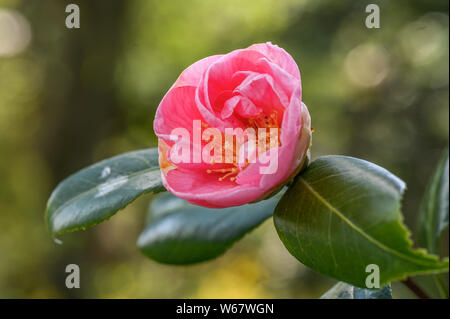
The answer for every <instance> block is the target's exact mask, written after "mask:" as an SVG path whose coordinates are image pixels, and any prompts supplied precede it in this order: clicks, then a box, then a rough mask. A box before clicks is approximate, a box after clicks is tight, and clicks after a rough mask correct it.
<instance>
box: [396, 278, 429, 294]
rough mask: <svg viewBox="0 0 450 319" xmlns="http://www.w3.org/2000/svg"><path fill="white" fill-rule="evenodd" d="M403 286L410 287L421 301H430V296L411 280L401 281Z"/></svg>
mask: <svg viewBox="0 0 450 319" xmlns="http://www.w3.org/2000/svg"><path fill="white" fill-rule="evenodd" d="M400 282H401V283H402V284H404V285H405V286H406V287H408V288H409V289H410V290H411V291H412V292H414V294H416V296H417V297H419V298H420V299H430V296H428V294H427V293H426V292H425V291H423V290H422V288H420V287H419V286H418V285H417V284H416V283H415V282H414V281H412V280H411V278H409V277H408V278H406V280H402V281H400Z"/></svg>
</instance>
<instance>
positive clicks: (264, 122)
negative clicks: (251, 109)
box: [202, 111, 281, 182]
mask: <svg viewBox="0 0 450 319" xmlns="http://www.w3.org/2000/svg"><path fill="white" fill-rule="evenodd" d="M202 126H203V127H205V128H206V127H208V125H207V124H205V123H202ZM247 127H248V128H253V129H254V130H255V133H256V140H255V143H256V145H255V146H256V149H257V154H258V156H260V155H261V154H262V153H265V152H266V151H268V150H269V149H271V148H273V147H279V146H281V140H280V134H281V129H280V127H279V123H278V113H277V111H274V112H272V113H271V114H269V115H266V114H259V115H258V116H254V117H250V118H248V123H247ZM273 128H276V129H277V130H276V132H277V135H276V136H273V134H272V132H273V130H271V129H273ZM261 129H265V134H261V135H260V134H259V133H261ZM227 137H228V138H227ZM230 140H232V141H233V142H232V143H230V142H229V141H230ZM245 142H247V141H244V142H241V143H240V142H238V140H237V138H236V137H235V136H234V135H233V136H227V135H225V134H224V133H222V148H221V149H222V150H225V151H226V150H230V148H231V149H232V150H233V152H232V154H233V162H232V163H229V164H228V165H229V167H225V168H217V169H207V170H206V173H207V174H219V175H221V176H219V177H218V180H219V181H224V180H226V179H227V178H229V179H230V181H232V182H233V181H235V180H236V175H237V174H239V172H240V171H243V170H244V169H245V168H247V167H248V166H249V165H250V163H249V161H248V158H245V161H244V163H243V164H241V165H239V149H240V147H241V146H242V145H243V144H244V143H245ZM210 164H211V165H214V164H215V162H214V160H211V162H210Z"/></svg>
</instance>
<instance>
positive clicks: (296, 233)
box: [274, 156, 448, 288]
mask: <svg viewBox="0 0 450 319" xmlns="http://www.w3.org/2000/svg"><path fill="white" fill-rule="evenodd" d="M404 190H405V184H404V182H403V181H401V180H400V179H399V178H397V177H396V176H394V175H393V174H391V173H389V172H388V171H387V170H385V169H383V168H381V167H379V166H377V165H375V164H372V163H369V162H366V161H363V160H360V159H356V158H351V157H345V156H324V157H321V158H318V159H316V160H315V161H313V162H312V163H311V164H310V166H309V168H308V169H307V170H306V171H304V172H303V173H302V174H300V175H299V176H298V177H297V178H296V180H295V181H294V184H293V185H292V186H291V187H290V188H289V189H288V191H287V192H286V194H285V195H284V197H283V198H282V199H281V200H280V202H279V204H278V206H277V207H276V209H275V214H274V221H275V226H276V229H277V231H278V235H279V236H280V238H281V240H282V242H283V243H284V245H285V246H286V248H287V249H288V251H289V252H290V253H291V254H292V255H293V256H295V257H296V258H297V259H298V260H300V261H301V262H302V263H304V264H305V265H307V266H309V267H310V268H312V269H314V270H316V271H318V272H320V273H322V274H325V275H328V276H330V277H333V278H336V279H338V280H341V281H344V282H347V283H350V284H352V285H355V286H358V287H362V288H365V287H366V285H365V280H366V277H367V276H368V275H369V274H370V273H366V266H368V265H369V264H376V265H378V266H379V270H380V285H385V284H387V283H389V282H391V281H393V280H397V279H403V278H405V277H406V275H412V274H423V273H430V272H441V271H448V259H447V260H445V261H443V262H439V261H438V258H437V257H436V256H431V255H427V254H426V253H425V251H424V250H413V249H412V247H411V246H412V242H411V240H410V239H409V235H410V234H409V233H408V231H407V229H406V227H405V226H404V225H403V222H402V219H403V218H402V215H401V212H400V206H401V205H400V202H401V199H402V194H403V192H404Z"/></svg>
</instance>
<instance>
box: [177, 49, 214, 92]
mask: <svg viewBox="0 0 450 319" xmlns="http://www.w3.org/2000/svg"><path fill="white" fill-rule="evenodd" d="M221 57H222V55H213V56H209V57H207V58H204V59H201V60H199V61H197V62H195V63H194V64H191V65H190V66H189V67H187V68H186V69H185V70H184V71H183V72H182V73H181V74H180V76H179V77H178V79H177V80H176V81H175V83H174V85H173V86H172V88H175V87H178V86H195V87H197V86H198V84H199V83H200V80H201V78H202V75H203V73H204V72H205V71H206V70H207V69H208V67H209V66H210V65H211V64H212V63H214V62H215V61H217V60H218V59H220V58H221Z"/></svg>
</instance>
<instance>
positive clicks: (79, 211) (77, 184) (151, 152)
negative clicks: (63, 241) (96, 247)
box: [46, 148, 164, 234]
mask: <svg viewBox="0 0 450 319" xmlns="http://www.w3.org/2000/svg"><path fill="white" fill-rule="evenodd" d="M162 190H164V188H163V186H162V183H161V173H160V170H159V166H158V150H157V149H156V148H152V149H145V150H140V151H134V152H129V153H125V154H121V155H118V156H115V157H112V158H109V159H106V160H103V161H101V162H99V163H96V164H94V165H92V166H89V167H87V168H85V169H82V170H81V171H79V172H77V173H75V174H73V175H72V176H70V177H68V178H67V179H65V180H64V181H62V182H61V183H60V184H59V185H58V186H57V187H56V189H55V190H54V191H53V193H52V195H51V196H50V199H49V200H48V203H47V210H46V220H47V223H48V226H49V228H50V231H51V232H52V233H53V234H60V233H63V232H66V231H73V230H78V229H84V228H86V227H89V226H93V225H96V224H98V223H100V222H102V221H103V220H105V219H107V218H109V217H111V216H112V215H114V214H115V213H116V212H117V211H118V210H120V209H122V208H124V207H125V206H127V205H128V204H130V203H131V202H132V201H133V200H134V199H136V198H137V197H138V196H139V195H141V194H143V193H147V192H158V191H162Z"/></svg>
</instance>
